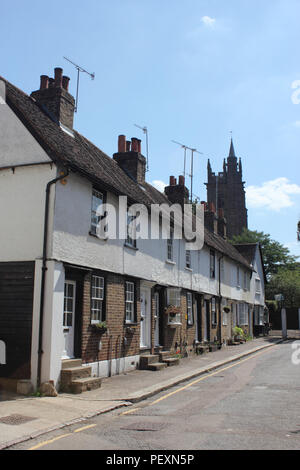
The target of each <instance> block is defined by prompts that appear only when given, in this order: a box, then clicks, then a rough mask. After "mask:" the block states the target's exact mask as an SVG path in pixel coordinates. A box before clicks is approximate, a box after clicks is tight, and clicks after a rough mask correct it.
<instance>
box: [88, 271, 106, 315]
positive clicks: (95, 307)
mask: <svg viewBox="0 0 300 470" xmlns="http://www.w3.org/2000/svg"><path fill="white" fill-rule="evenodd" d="M103 303H104V278H103V277H101V276H92V289H91V323H92V324H95V323H99V322H101V321H104V309H103Z"/></svg>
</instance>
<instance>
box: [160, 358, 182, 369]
mask: <svg viewBox="0 0 300 470" xmlns="http://www.w3.org/2000/svg"><path fill="white" fill-rule="evenodd" d="M179 362H180V359H179V358H178V357H168V358H166V359H164V360H163V363H164V364H167V366H168V367H171V366H178V364H179Z"/></svg>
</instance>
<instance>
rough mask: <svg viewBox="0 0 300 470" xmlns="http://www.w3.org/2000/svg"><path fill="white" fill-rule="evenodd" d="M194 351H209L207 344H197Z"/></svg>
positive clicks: (202, 352) (199, 352) (200, 352)
mask: <svg viewBox="0 0 300 470" xmlns="http://www.w3.org/2000/svg"><path fill="white" fill-rule="evenodd" d="M196 351H197V352H198V354H205V353H208V352H209V346H208V345H197V346H196Z"/></svg>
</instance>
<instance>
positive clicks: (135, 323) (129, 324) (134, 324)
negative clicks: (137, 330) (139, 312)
mask: <svg viewBox="0 0 300 470" xmlns="http://www.w3.org/2000/svg"><path fill="white" fill-rule="evenodd" d="M128 326H138V323H137V322H130V321H129V322H125V323H124V328H127V327H128Z"/></svg>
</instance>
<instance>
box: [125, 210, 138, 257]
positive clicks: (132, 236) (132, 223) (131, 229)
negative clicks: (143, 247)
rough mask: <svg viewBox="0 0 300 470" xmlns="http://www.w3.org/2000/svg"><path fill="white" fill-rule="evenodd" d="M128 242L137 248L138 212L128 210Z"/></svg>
mask: <svg viewBox="0 0 300 470" xmlns="http://www.w3.org/2000/svg"><path fill="white" fill-rule="evenodd" d="M126 244H127V245H129V246H132V247H134V248H136V214H134V215H133V214H131V213H130V210H128V211H127V238H126Z"/></svg>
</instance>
